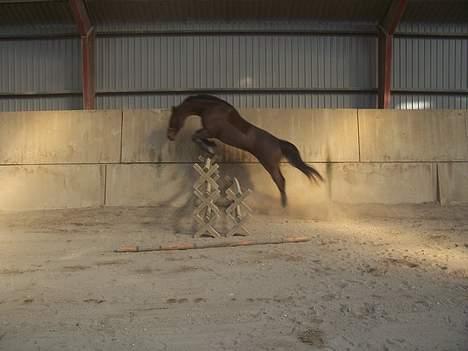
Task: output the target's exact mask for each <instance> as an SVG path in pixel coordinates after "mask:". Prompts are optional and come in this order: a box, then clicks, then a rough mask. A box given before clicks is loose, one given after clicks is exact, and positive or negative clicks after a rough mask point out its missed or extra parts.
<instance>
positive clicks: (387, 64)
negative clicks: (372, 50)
mask: <svg viewBox="0 0 468 351" xmlns="http://www.w3.org/2000/svg"><path fill="white" fill-rule="evenodd" d="M378 56H379V75H378V80H379V88H378V91H379V98H378V107H379V108H389V107H390V97H391V88H392V61H393V60H392V58H393V35H388V34H385V33H379V54H378Z"/></svg>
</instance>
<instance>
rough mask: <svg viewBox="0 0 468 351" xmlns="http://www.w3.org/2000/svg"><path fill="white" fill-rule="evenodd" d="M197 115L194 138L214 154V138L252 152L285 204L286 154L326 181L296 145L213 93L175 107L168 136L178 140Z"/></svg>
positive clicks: (310, 175) (311, 176) (311, 175)
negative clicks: (198, 123)
mask: <svg viewBox="0 0 468 351" xmlns="http://www.w3.org/2000/svg"><path fill="white" fill-rule="evenodd" d="M193 115H196V116H199V117H201V122H202V126H203V128H201V129H199V130H197V131H196V132H195V133H194V134H193V136H192V140H193V141H194V142H195V143H197V144H199V146H200V147H202V148H203V149H204V150H205V151H207V152H208V153H210V154H212V155H213V154H214V147H215V146H216V144H215V143H214V142H213V141H210V140H209V139H210V138H213V139H218V140H219V141H221V142H223V143H225V144H228V145H231V146H233V147H236V148H238V149H241V150H244V151H247V152H249V153H251V154H252V155H253V156H255V157H256V158H257V160H258V161H259V162H260V163H261V164H262V166H263V167H264V168H265V169H266V170H267V172H268V173H269V174H270V175H271V177H272V178H273V181H274V182H275V184H276V186H277V187H278V190H279V191H280V194H281V205H282V206H283V207H286V206H287V196H286V181H285V179H284V177H283V174H282V173H281V169H280V161H281V159H282V158H283V157H285V158H286V159H287V160H288V162H289V163H290V164H291V165H292V166H294V167H296V168H297V169H299V170H300V171H301V172H302V173H304V174H305V175H306V176H307V177H308V178H309V179H311V180H314V181H317V179H318V180H321V181H323V178H322V176H321V175H320V173H319V172H317V171H316V170H315V169H314V168H312V167H310V166H309V165H307V164H306V163H305V162H304V161H303V160H302V158H301V156H300V154H299V150H298V149H297V148H296V146H294V145H293V144H291V143H290V142H288V141H286V140H281V139H278V138H277V137H275V136H274V135H272V134H270V133H268V132H267V131H265V130H263V129H260V128H258V127H256V126H254V125H253V124H251V123H249V122H248V121H246V120H245V119H244V118H242V117H241V115H240V114H239V112H238V111H237V110H236V109H235V108H234V106H232V105H231V104H229V103H228V102H226V101H224V100H222V99H220V98H218V97H215V96H212V95H195V96H189V97H187V98H186V99H185V100H184V101H182V103H180V104H179V105H178V106H176V107H174V106H173V107H172V109H171V117H170V119H169V126H168V129H167V138H168V139H169V140H171V141H173V140H175V138H176V135H177V133H178V132H179V131H180V130H181V129H182V127H183V126H184V122H185V120H186V118H187V117H189V116H193Z"/></svg>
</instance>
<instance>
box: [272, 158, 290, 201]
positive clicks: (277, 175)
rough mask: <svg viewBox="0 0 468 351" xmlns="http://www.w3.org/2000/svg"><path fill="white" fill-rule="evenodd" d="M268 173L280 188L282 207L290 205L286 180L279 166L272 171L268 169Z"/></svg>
mask: <svg viewBox="0 0 468 351" xmlns="http://www.w3.org/2000/svg"><path fill="white" fill-rule="evenodd" d="M268 172H269V173H270V175H271V178H273V181H274V182H275V184H276V186H277V187H278V190H279V191H280V194H281V206H283V207H286V206H287V205H288V197H287V196H286V180H285V179H284V177H283V174H282V173H281V169H280V168H279V165H276V166H275V167H273V168H272V169H268Z"/></svg>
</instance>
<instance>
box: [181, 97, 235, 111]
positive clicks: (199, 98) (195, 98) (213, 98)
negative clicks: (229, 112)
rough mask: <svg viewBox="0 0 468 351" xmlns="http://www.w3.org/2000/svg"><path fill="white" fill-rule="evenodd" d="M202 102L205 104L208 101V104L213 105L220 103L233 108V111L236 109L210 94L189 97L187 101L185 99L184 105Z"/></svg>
mask: <svg viewBox="0 0 468 351" xmlns="http://www.w3.org/2000/svg"><path fill="white" fill-rule="evenodd" d="M200 100H202V101H205V102H206V101H208V102H212V103H219V104H223V105H227V106H229V107H231V108H232V109H235V108H234V106H232V105H231V104H230V103H228V102H227V101H224V100H223V99H220V98H219V97H216V96H213V95H209V94H199V95H192V96H189V97H187V98H186V99H184V101H182V103H186V102H193V101H200Z"/></svg>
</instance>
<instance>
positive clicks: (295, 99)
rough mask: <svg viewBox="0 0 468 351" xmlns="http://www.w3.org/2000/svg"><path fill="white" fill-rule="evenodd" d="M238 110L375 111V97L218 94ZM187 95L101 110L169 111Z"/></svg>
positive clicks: (107, 99) (108, 102)
mask: <svg viewBox="0 0 468 351" xmlns="http://www.w3.org/2000/svg"><path fill="white" fill-rule="evenodd" d="M216 95H217V96H219V97H220V98H222V99H225V100H226V101H228V102H230V103H231V104H233V105H234V106H236V107H238V108H247V107H250V108H253V107H254V108H330V107H334V108H358V107H360V108H374V107H375V105H376V99H377V98H376V96H375V95H373V94H346V95H343V94H224V93H221V94H216ZM185 97H186V95H174V94H168V95H127V96H98V98H97V101H96V104H97V107H98V108H99V109H116V108H123V109H139V108H168V107H170V106H174V105H177V104H179V103H180V102H181V101H182V100H183V99H184V98H185Z"/></svg>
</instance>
